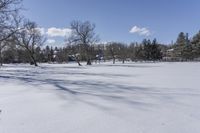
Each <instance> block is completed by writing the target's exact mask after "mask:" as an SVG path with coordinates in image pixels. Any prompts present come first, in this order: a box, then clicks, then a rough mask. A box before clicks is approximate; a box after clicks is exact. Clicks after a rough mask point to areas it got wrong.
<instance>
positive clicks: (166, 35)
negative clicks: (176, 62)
mask: <svg viewBox="0 0 200 133" xmlns="http://www.w3.org/2000/svg"><path fill="white" fill-rule="evenodd" d="M199 7H200V0H24V8H26V11H24V12H23V14H24V16H25V17H27V18H29V19H30V20H32V21H35V22H36V23H38V25H39V26H40V27H41V28H43V31H45V33H46V32H47V33H48V39H49V41H48V42H49V43H52V44H60V43H62V42H63V40H64V37H63V36H64V35H63V34H69V32H70V31H69V29H68V28H69V27H70V22H71V21H72V20H81V21H86V20H89V21H90V22H92V23H95V24H96V33H97V34H98V35H99V36H100V39H101V41H102V42H108V41H119V42H125V43H130V42H135V41H138V42H140V41H141V40H142V39H143V38H150V39H152V38H157V40H158V41H159V42H161V43H170V42H171V41H172V40H174V41H175V40H176V37H177V35H178V33H179V32H181V31H183V32H188V33H189V35H190V36H192V35H194V34H195V33H197V32H198V31H199V30H200V11H199ZM130 31H131V32H130ZM54 33H55V34H54Z"/></svg>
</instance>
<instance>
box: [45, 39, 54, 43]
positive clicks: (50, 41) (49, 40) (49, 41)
mask: <svg viewBox="0 0 200 133" xmlns="http://www.w3.org/2000/svg"><path fill="white" fill-rule="evenodd" d="M55 42H56V40H54V39H48V40H47V43H49V44H53V43H55Z"/></svg>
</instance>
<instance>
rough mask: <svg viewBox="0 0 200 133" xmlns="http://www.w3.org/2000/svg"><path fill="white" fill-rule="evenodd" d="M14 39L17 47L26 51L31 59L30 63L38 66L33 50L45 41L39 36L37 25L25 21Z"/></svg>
mask: <svg viewBox="0 0 200 133" xmlns="http://www.w3.org/2000/svg"><path fill="white" fill-rule="evenodd" d="M14 39H15V40H16V43H17V45H19V46H21V47H23V48H24V49H25V50H27V52H28V54H29V57H30V59H31V60H30V63H31V64H34V65H35V66H38V64H37V60H36V55H35V50H36V47H38V46H41V45H43V44H44V42H45V41H46V39H45V38H44V36H42V35H41V33H40V31H39V29H38V27H37V24H36V23H34V22H31V21H25V22H24V24H23V29H22V30H20V31H19V32H18V33H17V34H16V35H15V38H14Z"/></svg>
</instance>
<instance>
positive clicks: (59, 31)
mask: <svg viewBox="0 0 200 133" xmlns="http://www.w3.org/2000/svg"><path fill="white" fill-rule="evenodd" d="M71 32H72V30H71V29H69V28H55V27H51V28H49V29H48V30H47V32H46V34H47V35H48V36H50V37H65V36H69V35H70V34H71Z"/></svg>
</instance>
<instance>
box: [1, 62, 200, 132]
mask: <svg viewBox="0 0 200 133" xmlns="http://www.w3.org/2000/svg"><path fill="white" fill-rule="evenodd" d="M0 110H1V113H0V133H199V132H200V63H128V64H120V63H118V64H115V65H112V64H111V63H106V64H100V65H99V64H97V65H93V66H83V67H78V66H77V64H60V65H59V64H40V67H37V68H35V67H32V66H29V65H5V66H4V67H3V68H0Z"/></svg>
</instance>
